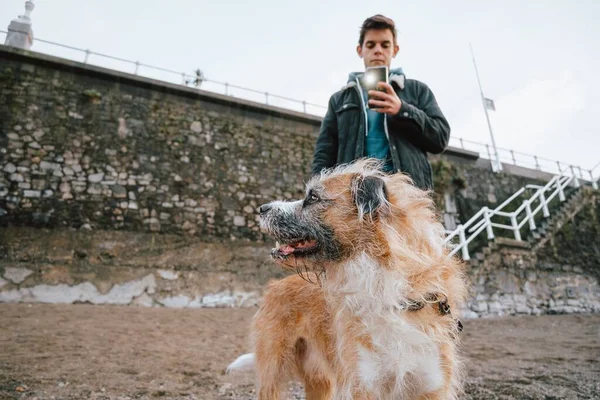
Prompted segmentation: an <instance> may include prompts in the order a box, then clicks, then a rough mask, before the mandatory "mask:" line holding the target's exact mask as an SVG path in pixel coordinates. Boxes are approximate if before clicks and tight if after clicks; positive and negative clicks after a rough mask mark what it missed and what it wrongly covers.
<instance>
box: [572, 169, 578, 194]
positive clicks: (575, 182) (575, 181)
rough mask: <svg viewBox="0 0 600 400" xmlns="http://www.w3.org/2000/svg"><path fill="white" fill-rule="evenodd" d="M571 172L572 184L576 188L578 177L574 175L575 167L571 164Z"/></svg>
mask: <svg viewBox="0 0 600 400" xmlns="http://www.w3.org/2000/svg"><path fill="white" fill-rule="evenodd" d="M571 174H572V175H573V184H574V185H575V187H576V188H578V187H579V179H577V175H575V168H574V167H573V166H572V165H571Z"/></svg>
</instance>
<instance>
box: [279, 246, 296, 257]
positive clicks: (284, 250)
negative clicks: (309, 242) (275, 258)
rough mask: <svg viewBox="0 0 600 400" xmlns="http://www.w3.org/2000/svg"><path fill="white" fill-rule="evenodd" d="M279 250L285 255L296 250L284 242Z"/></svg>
mask: <svg viewBox="0 0 600 400" xmlns="http://www.w3.org/2000/svg"><path fill="white" fill-rule="evenodd" d="M279 252H280V253H281V254H282V255H284V256H288V255H290V254H292V253H293V252H294V248H293V247H292V246H290V245H289V244H284V245H283V246H281V247H280V248H279Z"/></svg>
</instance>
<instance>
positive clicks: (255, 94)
mask: <svg viewBox="0 0 600 400" xmlns="http://www.w3.org/2000/svg"><path fill="white" fill-rule="evenodd" d="M0 33H4V34H6V33H7V32H6V31H3V30H0ZM34 42H35V45H36V51H39V52H41V53H44V52H45V51H44V48H46V49H49V47H48V46H47V45H50V46H54V47H52V51H47V52H46V53H47V54H53V55H56V56H59V57H64V58H68V59H71V60H82V61H83V62H84V63H86V64H87V63H90V64H94V65H98V66H102V67H106V68H111V69H116V70H120V71H125V72H132V73H133V74H135V75H144V76H146V77H149V78H153V79H157V80H162V81H165V82H171V83H176V84H181V85H184V86H187V85H188V82H190V81H193V80H194V79H196V76H194V75H189V74H186V73H185V72H178V71H174V70H171V69H167V68H162V67H157V66H153V65H149V64H145V63H141V62H139V61H132V60H127V59H124V58H121V57H114V56H110V55H107V54H103V53H98V52H95V51H91V50H89V49H82V48H78V47H74V46H70V45H65V44H61V43H56V42H52V41H50V40H44V39H40V38H37V37H36V38H35V40H34ZM73 51H75V52H76V55H74V54H73ZM56 53H59V54H56ZM202 90H207V91H211V92H215V93H223V94H225V95H228V96H232V97H240V98H244V99H246V100H251V101H257V102H263V103H265V104H268V105H273V106H277V107H282V108H287V109H291V110H295V111H301V112H304V113H307V114H312V115H317V116H323V115H324V114H325V111H326V110H327V107H325V106H323V105H320V104H314V103H310V102H307V101H302V100H296V99H292V98H289V97H285V96H280V95H276V94H272V93H269V92H263V91H260V90H255V89H249V88H245V87H242V86H238V85H233V84H230V83H228V82H220V81H215V80H211V79H207V78H205V77H203V78H202ZM450 144H451V145H453V146H455V147H458V148H462V149H465V150H471V151H475V152H477V153H479V154H483V155H487V157H488V158H489V159H490V160H492V159H493V158H492V153H491V148H490V146H489V145H488V144H486V143H480V142H475V141H472V140H467V139H463V138H457V137H450ZM498 155H499V157H500V161H501V162H503V163H507V164H513V165H518V166H521V167H525V168H532V169H537V170H540V171H545V172H548V173H551V174H560V173H561V172H560V171H563V170H564V167H567V168H568V170H567V171H565V172H563V173H565V174H568V175H571V176H573V177H574V178H575V179H583V180H587V181H590V182H592V184H593V185H594V187H595V188H597V185H598V179H599V178H600V176H594V174H598V175H600V173H599V172H593V171H594V169H596V168H597V167H598V166H599V165H600V163H599V164H598V165H596V166H595V167H594V168H592V169H590V170H585V169H582V168H581V167H580V166H574V165H570V164H568V163H564V162H559V161H556V160H549V159H546V158H543V157H538V156H536V155H533V154H526V153H522V152H519V151H515V150H510V149H504V148H501V147H498ZM599 171H600V170H599Z"/></svg>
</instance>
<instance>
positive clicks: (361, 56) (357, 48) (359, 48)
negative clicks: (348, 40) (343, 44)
mask: <svg viewBox="0 0 600 400" xmlns="http://www.w3.org/2000/svg"><path fill="white" fill-rule="evenodd" d="M356 54H358V56H359V57H360V58H363V54H362V46H361V45H360V44H359V45H357V46H356Z"/></svg>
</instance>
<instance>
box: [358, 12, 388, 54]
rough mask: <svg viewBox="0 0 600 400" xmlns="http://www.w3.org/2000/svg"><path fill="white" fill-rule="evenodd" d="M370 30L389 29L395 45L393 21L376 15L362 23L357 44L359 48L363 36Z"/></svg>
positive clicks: (363, 38)
mask: <svg viewBox="0 0 600 400" xmlns="http://www.w3.org/2000/svg"><path fill="white" fill-rule="evenodd" d="M371 29H378V30H379V29H389V30H390V31H392V36H393V37H394V44H396V34H397V32H396V24H395V23H394V20H392V19H391V18H388V17H386V16H384V15H381V14H377V15H373V16H372V17H369V18H367V19H365V22H363V24H362V26H361V27H360V37H359V39H358V44H359V45H360V46H362V45H363V42H364V41H365V34H366V33H367V31H369V30H371Z"/></svg>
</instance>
